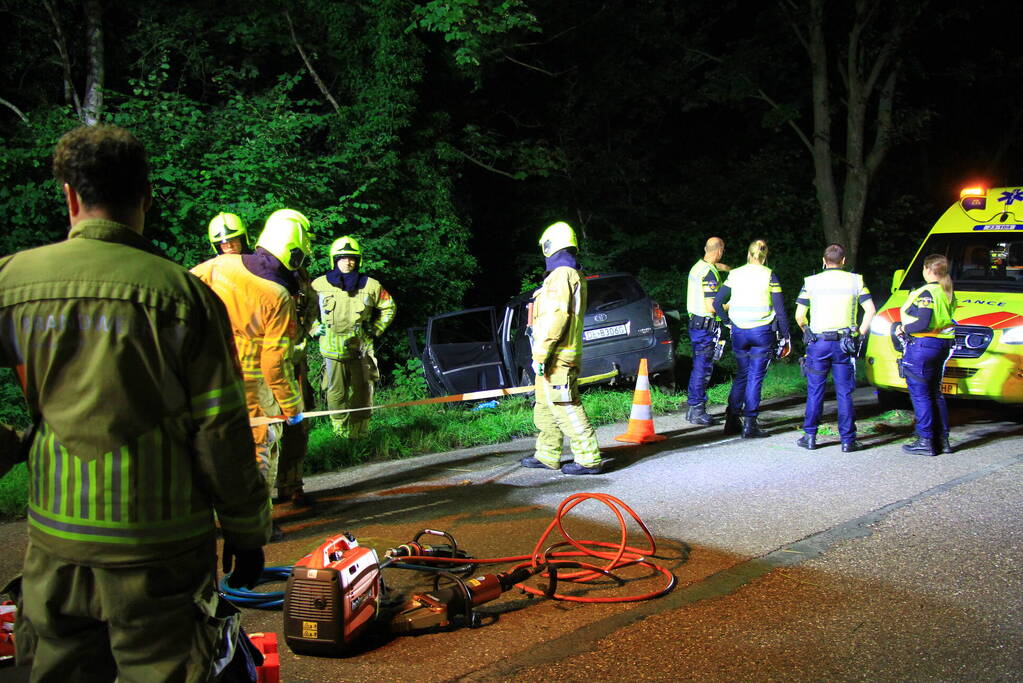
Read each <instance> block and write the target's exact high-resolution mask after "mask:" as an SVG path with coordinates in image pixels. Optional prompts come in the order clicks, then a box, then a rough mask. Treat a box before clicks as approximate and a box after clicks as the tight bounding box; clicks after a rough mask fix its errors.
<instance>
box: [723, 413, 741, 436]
mask: <svg viewBox="0 0 1023 683" xmlns="http://www.w3.org/2000/svg"><path fill="white" fill-rule="evenodd" d="M725 434H742V422H740V421H739V416H738V415H732V414H731V413H725Z"/></svg>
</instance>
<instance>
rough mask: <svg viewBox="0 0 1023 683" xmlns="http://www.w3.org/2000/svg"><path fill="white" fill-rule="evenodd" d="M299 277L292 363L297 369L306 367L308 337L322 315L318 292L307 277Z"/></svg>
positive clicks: (301, 275)
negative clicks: (296, 322)
mask: <svg viewBox="0 0 1023 683" xmlns="http://www.w3.org/2000/svg"><path fill="white" fill-rule="evenodd" d="M296 275H299V277H298V293H297V294H295V296H294V300H295V314H296V316H297V321H298V324H297V326H296V333H295V337H294V338H293V339H292V346H291V362H292V363H294V365H295V367H296V368H301V367H304V366H305V361H306V356H307V352H308V346H307V344H308V336H309V333H310V331H312V329H313V326H314V325H315V324H316V322H317V320H318V319H319V315H320V308H319V305H318V302H317V297H316V290H314V289H313V285H312V282H311V281H310V280H309V277H308V276H307V275H305V274H304V273H303V274H299V273H296Z"/></svg>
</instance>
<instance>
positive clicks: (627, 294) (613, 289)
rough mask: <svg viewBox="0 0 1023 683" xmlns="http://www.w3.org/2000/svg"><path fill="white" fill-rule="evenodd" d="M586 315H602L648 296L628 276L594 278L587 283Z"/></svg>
mask: <svg viewBox="0 0 1023 683" xmlns="http://www.w3.org/2000/svg"><path fill="white" fill-rule="evenodd" d="M586 291H587V294H586V296H587V298H586V304H587V305H586V313H588V314H589V313H600V312H602V311H609V310H611V309H613V308H618V307H619V306H626V305H628V304H631V303H633V302H636V301H639V300H640V299H642V298H644V297H645V296H646V293H645V292H644V291H643V288H642V287H640V286H639V283H638V282H636V280H635V279H633V278H631V277H628V276H622V275H619V276H614V277H601V278H594V279H592V280H587V281H586Z"/></svg>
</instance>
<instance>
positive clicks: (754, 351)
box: [714, 240, 789, 439]
mask: <svg viewBox="0 0 1023 683" xmlns="http://www.w3.org/2000/svg"><path fill="white" fill-rule="evenodd" d="M746 261H747V263H746V265H744V266H742V267H740V268H736V269H735V270H733V271H732V272H731V273H729V274H728V279H727V280H725V283H724V284H723V285H721V289H719V290H718V293H717V295H716V296H715V297H714V311H715V312H716V313H717V315H718V317H719V318H721V320H722V322H724V323H725V324H726V325H730V326H731V328H732V351H733V353H734V354H735V362H736V365H737V366H738V371H737V372H736V375H735V378H734V379H732V391H731V393H729V394H728V409H727V410H726V412H725V434H738V433H740V432H741V433H742V438H744V439H753V438H762V437H765V436H768V433H767V432H765V431H763V430H762V429H760V426H759V425H758V424H757V415H759V413H760V389H761V387H762V386H763V384H764V375H766V374H767V367H768V365H770V362H771V358H772V357H773V356H774V351H775V348H776V344H777V341H778V335H780V336H781V339H782V341H783V343H784V346H785V347H788V346H789V342H788V339H789V321H788V317H787V316H786V315H785V301H784V299H783V298H782V294H781V285H780V284H779V282H778V276H777V275H775V274H774V273H773V272H772V271H771V269H770V268H768V267H767V266H765V265H764V262H765V261H767V243H766V242H764V241H763V240H755V241H754V242H752V243H750V245H749V250H748V252H747V256H746ZM726 303H727V304H728V308H727V309H726V308H725V304H726ZM776 330H777V334H776ZM740 416H741V417H742V424H741V426H740V423H739V417H740Z"/></svg>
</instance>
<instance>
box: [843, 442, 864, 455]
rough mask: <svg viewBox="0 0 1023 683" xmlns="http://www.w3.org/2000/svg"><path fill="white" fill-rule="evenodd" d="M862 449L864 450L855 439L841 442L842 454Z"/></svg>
mask: <svg viewBox="0 0 1023 683" xmlns="http://www.w3.org/2000/svg"><path fill="white" fill-rule="evenodd" d="M864 448H866V446H864V445H863V444H861V443H860V442H859V441H857V440H856V439H853V440H852V441H843V442H842V452H843V453H853V452H855V451H862V450H863V449H864Z"/></svg>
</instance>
